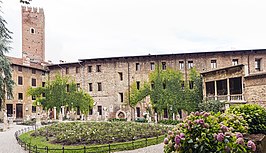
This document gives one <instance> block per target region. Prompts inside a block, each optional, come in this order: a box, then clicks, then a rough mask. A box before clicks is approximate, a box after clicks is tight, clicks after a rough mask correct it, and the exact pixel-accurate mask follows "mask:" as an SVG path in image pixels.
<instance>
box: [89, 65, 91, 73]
mask: <svg viewBox="0 0 266 153" xmlns="http://www.w3.org/2000/svg"><path fill="white" fill-rule="evenodd" d="M91 72H92V66H91V65H89V66H88V73H91Z"/></svg>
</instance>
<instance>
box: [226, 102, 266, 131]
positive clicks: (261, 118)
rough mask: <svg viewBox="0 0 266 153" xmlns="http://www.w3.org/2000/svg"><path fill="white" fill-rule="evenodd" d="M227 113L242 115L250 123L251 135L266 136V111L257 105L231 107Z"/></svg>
mask: <svg viewBox="0 0 266 153" xmlns="http://www.w3.org/2000/svg"><path fill="white" fill-rule="evenodd" d="M227 112H229V113H232V114H237V115H242V116H243V117H244V119H245V120H246V121H247V123H248V126H249V128H248V132H249V133H254V134H256V133H263V134H266V109H265V108H263V107H261V106H259V105H256V104H245V105H238V106H234V107H230V108H229V109H228V110H227Z"/></svg>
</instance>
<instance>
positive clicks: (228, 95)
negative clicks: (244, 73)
mask: <svg viewBox="0 0 266 153" xmlns="http://www.w3.org/2000/svg"><path fill="white" fill-rule="evenodd" d="M226 81H227V101H228V102H230V80H229V78H227V79H226Z"/></svg>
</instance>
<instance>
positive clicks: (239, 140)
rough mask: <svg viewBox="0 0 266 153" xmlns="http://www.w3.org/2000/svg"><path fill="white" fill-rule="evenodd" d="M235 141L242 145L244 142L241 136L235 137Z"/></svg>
mask: <svg viewBox="0 0 266 153" xmlns="http://www.w3.org/2000/svg"><path fill="white" fill-rule="evenodd" d="M236 143H237V144H241V145H244V143H245V142H244V139H243V138H237V139H236Z"/></svg>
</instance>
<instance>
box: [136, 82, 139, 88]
mask: <svg viewBox="0 0 266 153" xmlns="http://www.w3.org/2000/svg"><path fill="white" fill-rule="evenodd" d="M136 84H137V85H136V86H137V89H138V90H139V89H140V81H136Z"/></svg>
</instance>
